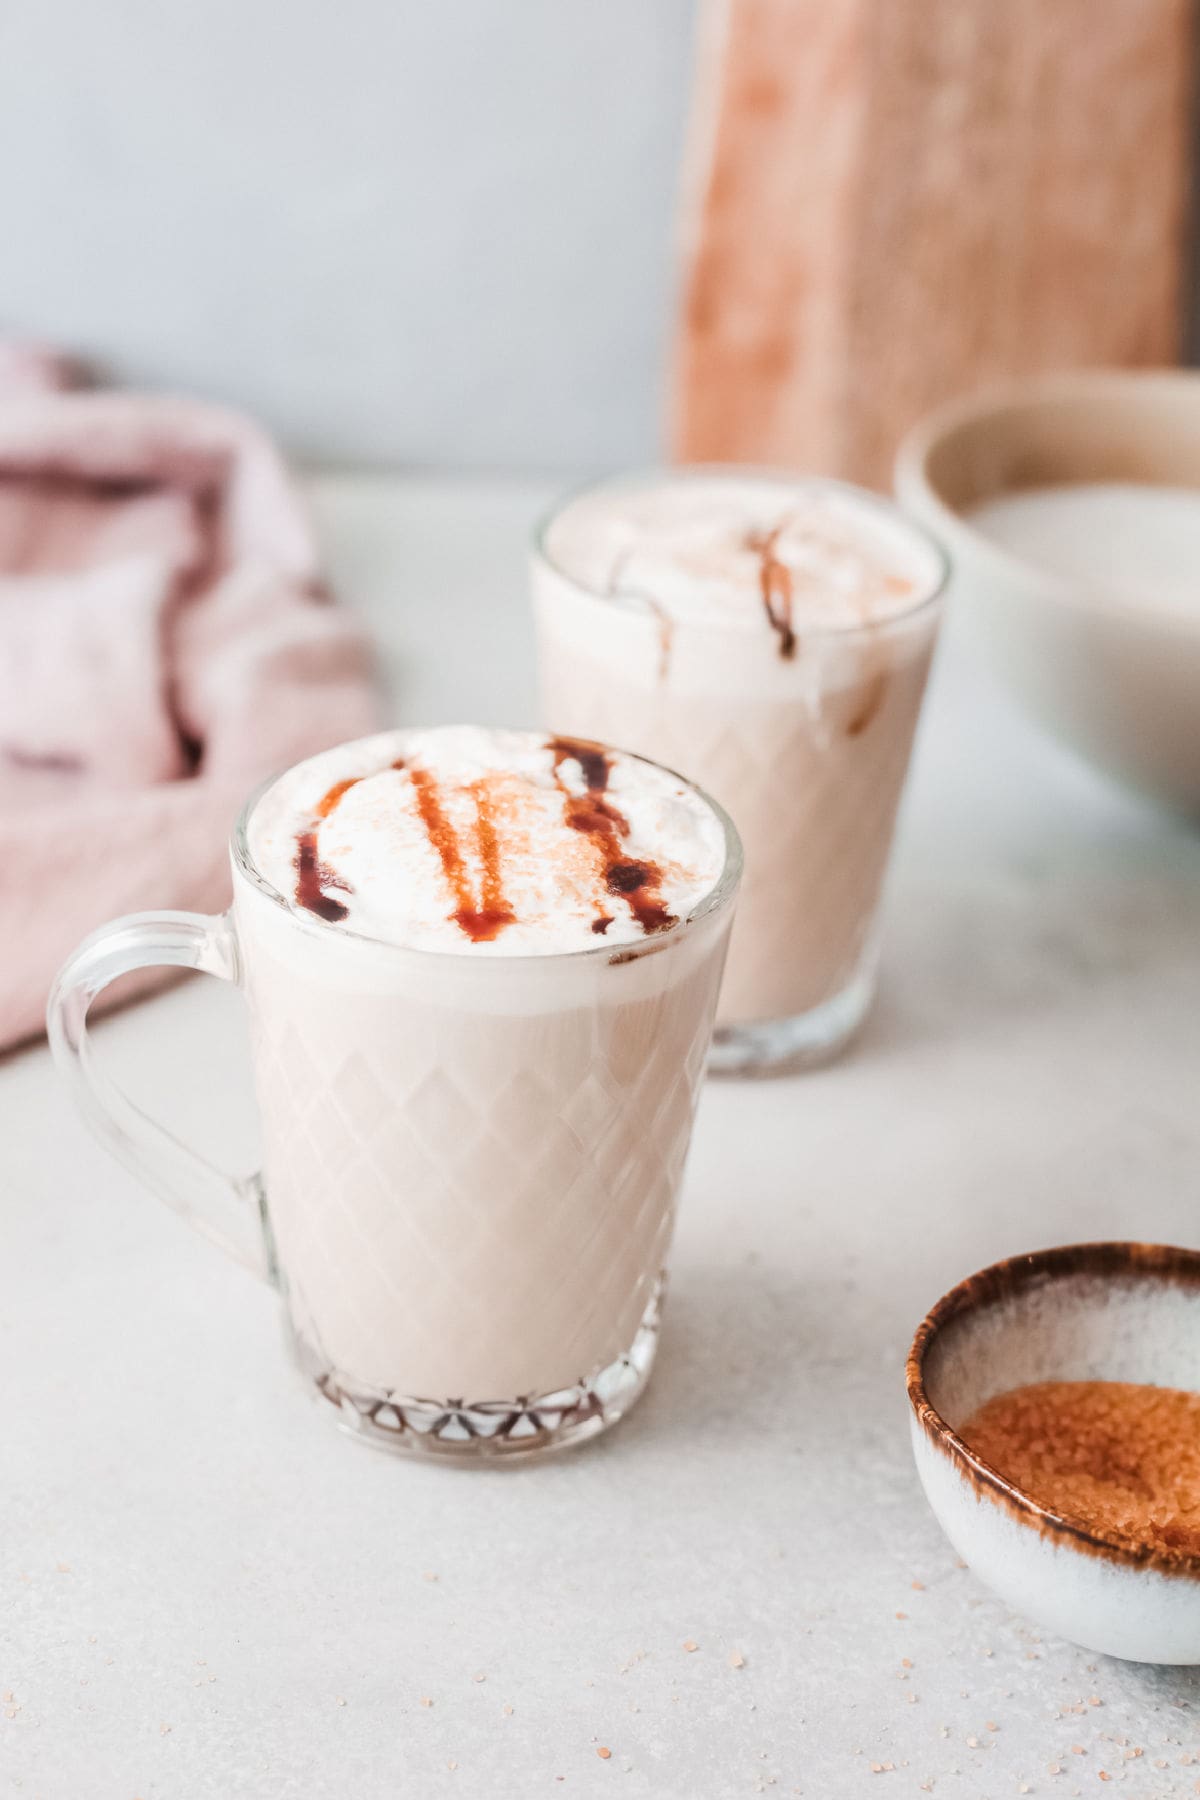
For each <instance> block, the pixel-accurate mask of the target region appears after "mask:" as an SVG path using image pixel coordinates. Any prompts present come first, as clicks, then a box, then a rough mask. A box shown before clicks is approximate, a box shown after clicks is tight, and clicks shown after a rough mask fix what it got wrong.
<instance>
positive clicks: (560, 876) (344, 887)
mask: <svg viewBox="0 0 1200 1800" xmlns="http://www.w3.org/2000/svg"><path fill="white" fill-rule="evenodd" d="M572 820H574V823H572V822H571V821H572ZM248 843H249V849H250V854H251V856H252V858H253V861H254V863H255V865H256V867H257V868H258V870H259V872H260V874H261V875H263V876H264V877H265V879H266V880H267V881H268V882H269V883H270V884H271V885H272V886H273V887H274V888H275V889H276V890H277V891H278V892H279V893H280V894H281V895H282V896H283V898H284V899H285V900H286V901H287V902H288V903H289V904H290V905H291V906H293V907H294V908H295V909H296V910H297V912H298V913H300V914H301V915H302V916H306V917H311V916H313V914H314V912H315V913H316V914H317V916H320V917H322V918H323V919H324V920H325V921H326V923H328V924H329V925H331V926H332V927H333V929H334V930H335V931H336V930H337V929H338V928H339V927H341V928H343V929H344V930H347V931H352V932H357V933H362V934H364V935H366V936H368V937H373V938H378V939H382V940H383V941H385V942H388V943H393V944H398V945H405V946H408V947H411V948H415V949H422V950H433V951H452V952H453V951H457V952H465V953H469V954H470V955H471V956H472V957H494V956H501V957H503V956H513V955H554V954H562V953H566V952H571V951H578V950H594V949H597V948H600V947H602V946H605V945H608V946H615V945H620V944H630V943H634V942H637V941H640V940H641V939H642V938H643V937H645V936H647V935H648V934H649V933H656V932H658V931H662V930H666V929H669V927H670V925H671V924H673V923H675V922H677V921H682V920H685V919H687V918H688V917H689V916H690V915H691V914H692V913H693V912H694V911H695V909H696V908H697V907H698V905H699V904H700V902H701V901H702V900H704V899H705V897H706V896H707V895H708V894H709V893H710V892H711V891H712V889H713V888H714V887H715V886H716V884H717V882H718V880H719V878H720V876H721V873H722V870H723V868H724V864H725V859H726V843H725V831H724V826H723V824H722V822H721V820H720V818H719V817H718V816H717V814H716V813H715V812H714V811H713V809H712V808H711V807H710V806H709V805H708V804H707V802H705V801H704V800H703V799H702V798H701V796H700V795H699V794H698V793H697V792H696V791H695V790H694V789H692V788H690V787H688V786H686V785H685V784H684V783H683V782H682V781H680V780H679V779H678V778H677V777H675V776H673V775H671V774H670V773H669V772H668V771H667V770H665V769H659V768H657V767H656V766H654V765H653V764H647V763H644V762H641V761H639V760H638V759H637V758H634V757H631V756H627V755H622V754H620V753H619V752H616V751H613V752H607V753H605V752H599V751H596V753H595V754H592V753H591V750H590V749H589V747H586V746H580V747H579V753H578V754H576V753H575V752H574V750H573V749H572V748H571V747H570V746H569V745H567V744H566V743H564V742H559V743H558V744H557V745H556V744H555V743H554V741H553V740H550V739H548V738H547V737H545V736H544V735H541V734H538V733H534V732H524V731H501V730H484V729H481V728H479V727H475V726H450V727H442V728H438V729H430V730H402V731H388V732H382V733H379V734H378V735H377V736H375V737H371V738H364V739H360V740H359V741H358V742H356V743H352V744H343V745H341V746H339V747H338V748H337V749H334V750H329V751H326V752H324V753H323V754H322V755H319V756H314V757H311V758H309V759H308V761H306V762H303V763H299V764H297V765H296V767H295V768H292V769H290V770H288V771H287V773H286V774H284V775H282V776H280V777H279V779H278V780H277V781H276V782H275V783H273V785H272V786H271V787H270V788H269V789H268V790H267V792H266V793H265V794H264V795H263V796H262V798H261V799H260V800H259V802H258V804H257V805H256V807H255V809H254V812H253V814H252V816H251V818H250V822H249V826H248Z"/></svg>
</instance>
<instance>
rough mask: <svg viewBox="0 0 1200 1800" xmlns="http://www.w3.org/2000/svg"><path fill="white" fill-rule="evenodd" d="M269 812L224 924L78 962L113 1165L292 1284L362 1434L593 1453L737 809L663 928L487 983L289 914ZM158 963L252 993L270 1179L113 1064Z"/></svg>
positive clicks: (686, 1070) (80, 1065) (652, 1276)
mask: <svg viewBox="0 0 1200 1800" xmlns="http://www.w3.org/2000/svg"><path fill="white" fill-rule="evenodd" d="M680 779H681V780H682V778H680ZM267 785H269V784H267ZM263 791H264V789H260V790H259V793H257V794H255V795H254V796H252V798H251V800H250V801H249V802H248V804H247V806H246V808H245V810H244V811H243V813H242V816H241V819H240V820H239V822H238V825H237V827H236V829H235V831H234V835H233V841H232V845H231V857H232V864H233V905H232V907H231V909H230V911H229V912H228V913H226V914H224V915H221V916H216V917H207V916H203V915H200V914H192V913H179V912H161V913H140V914H135V915H132V916H131V917H129V918H125V919H118V920H116V921H115V922H114V923H113V924H111V925H107V926H104V927H103V928H102V929H101V930H99V931H98V932H96V933H94V934H93V936H92V937H90V938H89V939H87V940H86V942H84V943H83V944H82V945H81V946H80V947H79V949H78V950H77V951H76V952H75V954H74V955H73V956H72V957H71V958H70V960H69V961H68V962H67V964H66V965H65V967H64V968H63V969H62V971H61V973H60V974H59V976H58V979H57V981H56V983H55V986H54V989H53V992H52V994H51V996H50V1002H49V1007H48V1012H47V1022H48V1029H49V1033H50V1042H51V1046H52V1049H53V1051H54V1055H55V1059H56V1061H57V1063H58V1065H59V1067H60V1068H61V1070H62V1071H63V1073H64V1074H65V1075H66V1076H67V1078H68V1080H69V1081H70V1083H71V1085H72V1087H73V1088H74V1091H75V1093H76V1096H77V1098H78V1100H79V1102H80V1105H81V1106H82V1109H83V1111H84V1113H85V1115H86V1116H87V1118H88V1120H89V1122H90V1123H91V1125H92V1126H93V1128H94V1129H95V1130H96V1132H97V1134H98V1135H99V1137H100V1138H101V1140H102V1141H103V1142H104V1143H105V1144H106V1145H107V1147H108V1148H109V1149H110V1150H111V1151H113V1152H114V1153H115V1154H116V1155H117V1156H118V1157H120V1158H121V1159H122V1160H123V1161H124V1162H125V1163H126V1164H128V1166H129V1167H130V1168H131V1169H133V1171H134V1172H135V1173H136V1174H138V1175H139V1176H141V1177H142V1179H143V1180H144V1181H145V1182H147V1184H148V1185H149V1186H150V1187H152V1188H153V1189H155V1190H156V1191H157V1192H158V1193H159V1194H160V1195H161V1196H162V1197H163V1198H164V1199H165V1200H166V1201H167V1203H168V1204H169V1205H170V1206H171V1207H173V1208H174V1210H175V1211H177V1212H179V1213H181V1214H182V1215H183V1216H184V1217H185V1218H187V1219H188V1220H189V1221H190V1222H191V1223H192V1224H194V1225H196V1226H197V1227H198V1228H199V1229H200V1230H201V1231H202V1232H204V1233H205V1234H206V1235H207V1236H208V1237H210V1238H212V1239H214V1240H215V1241H216V1242H217V1243H218V1244H220V1245H221V1246H222V1247H223V1248H224V1249H226V1250H227V1251H229V1252H230V1253H231V1254H232V1255H233V1256H235V1257H236V1258H237V1259H238V1260H239V1261H240V1262H242V1263H244V1264H246V1265H248V1266H249V1267H250V1268H251V1269H253V1270H255V1271H256V1272H257V1273H258V1274H260V1275H261V1276H263V1277H264V1278H265V1279H266V1280H267V1281H268V1282H270V1283H272V1284H273V1285H274V1286H276V1287H277V1288H278V1289H279V1290H280V1292H281V1294H282V1296H283V1300H284V1307H285V1313H286V1319H287V1328H288V1335H289V1339H290V1343H291V1346H292V1349H293V1352H294V1355H295V1357H296V1360H297V1362H298V1364H299V1366H300V1369H301V1371H302V1373H303V1374H304V1376H305V1377H306V1378H307V1380H308V1381H309V1382H310V1383H311V1384H312V1385H313V1386H314V1388H315V1389H316V1391H317V1393H319V1394H320V1395H321V1396H323V1397H324V1399H325V1400H326V1401H328V1402H330V1403H331V1412H332V1413H334V1416H336V1418H337V1420H338V1422H339V1423H340V1424H341V1425H342V1426H343V1427H345V1428H347V1429H349V1430H351V1431H353V1432H354V1433H356V1434H358V1435H360V1436H362V1437H363V1438H365V1439H367V1440H369V1441H370V1442H372V1443H375V1444H377V1445H380V1446H383V1447H385V1448H387V1449H391V1450H401V1451H418V1452H424V1453H427V1454H433V1455H437V1456H440V1457H451V1458H457V1459H459V1460H462V1461H469V1462H470V1461H479V1460H481V1459H491V1458H493V1457H496V1456H504V1457H513V1456H530V1455H534V1454H537V1453H540V1452H542V1451H546V1450H550V1449H555V1448H558V1447H560V1446H562V1445H566V1444H569V1443H573V1442H577V1441H579V1440H581V1439H584V1438H588V1437H592V1436H594V1435H596V1434H597V1433H598V1432H600V1431H603V1430H605V1429H606V1428H607V1427H608V1426H610V1425H612V1424H614V1423H615V1422H616V1421H617V1420H618V1419H619V1418H621V1417H622V1415H623V1414H624V1413H625V1412H627V1411H628V1409H629V1407H630V1406H631V1405H632V1404H633V1402H634V1401H635V1400H636V1399H637V1397H638V1396H639V1394H640V1393H641V1392H642V1390H643V1388H644V1387H645V1384H646V1381H647V1379H648V1377H649V1373H650V1368H651V1364H652V1362H653V1359H654V1353H655V1349H656V1344H657V1333H658V1322H659V1311H660V1305H661V1297H662V1287H663V1270H664V1264H665V1261H666V1256H667V1251H668V1248H669V1245H670V1240H671V1234H672V1228H673V1223H674V1213H675V1203H676V1198H677V1194H678V1188H679V1182H680V1178H681V1175H682V1170H683V1164H684V1160H685V1157H686V1154H687V1149H688V1144H689V1141H690V1137H691V1127H692V1117H693V1113H694V1110H695V1103H696V1098H697V1094H698V1091H699V1087H700V1083H701V1079H702V1076H703V1073H704V1065H705V1058H706V1055H707V1052H708V1047H709V1040H710V1037H711V1033H712V1018H713V1012H714V1008H715V1005H716V996H717V989H718V986H719V984H720V977H721V970H722V966H723V964H724V960H725V951H726V947H727V943H728V938H729V928H730V923H731V919H732V914H733V905H734V899H735V896H736V892H737V888H738V882H739V878H740V874H741V847H740V843H739V840H738V837H737V834H736V832H735V831H734V829H733V827H732V825H731V824H730V823H729V821H728V820H727V819H726V817H725V815H724V814H723V813H722V812H721V810H720V808H719V807H714V811H716V812H717V814H718V816H719V817H720V818H721V820H722V823H723V825H724V828H725V843H726V851H725V863H724V867H723V869H722V872H721V875H720V877H719V879H718V881H717V884H716V886H715V887H714V888H713V889H712V891H711V892H710V893H709V895H708V896H707V897H706V899H705V900H704V901H703V902H702V903H701V904H700V906H699V907H698V908H697V909H696V911H695V912H694V913H693V914H692V915H691V916H690V917H689V918H688V919H686V920H683V921H681V922H680V924H678V925H677V926H675V927H674V928H673V929H672V930H671V931H669V932H666V933H664V934H662V935H660V936H655V937H650V938H647V939H645V940H642V941H639V942H637V943H635V944H629V945H621V946H619V947H612V948H605V947H604V946H603V945H600V946H598V947H597V948H596V949H594V950H593V949H588V950H584V951H577V952H571V953H567V954H559V955H547V956H512V957H488V958H486V959H485V958H474V959H473V958H472V957H471V955H470V953H469V951H464V952H450V953H447V952H431V951H420V950H411V949H403V948H399V947H397V946H396V945H394V944H387V943H384V942H380V941H377V940H374V939H371V938H368V937H365V936H363V935H360V934H359V933H356V932H353V931H349V930H346V929H345V928H344V927H340V926H339V927H337V928H336V929H335V928H333V927H331V926H329V925H326V924H324V923H322V922H321V921H320V920H319V919H316V918H314V917H313V916H312V915H311V914H307V913H301V912H298V911H297V910H295V909H293V908H292V907H291V906H290V905H289V904H288V902H287V901H286V900H285V899H284V897H283V896H282V895H281V894H280V893H278V892H277V890H276V889H275V888H274V887H272V886H271V884H270V883H269V882H268V881H267V880H266V879H265V878H264V876H263V874H262V872H261V871H260V870H259V869H257V868H256V867H255V864H254V861H253V858H252V857H251V855H250V851H249V847H248V844H247V835H246V828H247V822H248V820H249V817H250V814H251V812H252V810H253V807H254V805H255V803H256V801H257V799H258V798H259V795H260V794H261V793H262V792H263ZM160 966H172V967H177V968H184V969H198V970H202V971H204V972H205V973H207V974H210V975H216V976H219V977H220V978H222V979H223V980H226V981H231V982H234V983H235V984H236V985H238V986H240V987H241V988H242V990H243V992H244V993H245V996H246V999H247V1002H248V1004H249V1010H250V1019H251V1041H252V1053H253V1061H254V1071H255V1085H256V1091H257V1096H258V1102H259V1110H260V1113H261V1117H262V1136H263V1154H264V1167H263V1171H262V1173H261V1175H259V1174H255V1175H251V1176H248V1177H244V1178H238V1177H234V1176H230V1175H227V1174H225V1173H224V1172H223V1171H221V1170H219V1169H218V1168H216V1167H215V1166H214V1165H213V1164H211V1163H210V1162H209V1161H208V1160H207V1159H206V1158H204V1157H203V1156H200V1155H198V1154H197V1153H196V1152H195V1151H193V1150H191V1149H189V1148H187V1147H186V1146H184V1145H182V1144H180V1143H179V1142H178V1141H177V1140H176V1139H175V1138H174V1137H173V1136H172V1135H171V1134H170V1133H169V1132H167V1131H166V1130H165V1129H164V1128H163V1127H162V1126H160V1125H158V1124H156V1123H155V1122H154V1121H153V1120H151V1119H149V1118H148V1117H147V1116H146V1115H145V1114H144V1113H143V1112H142V1111H141V1110H140V1109H139V1108H138V1107H137V1106H136V1105H135V1104H134V1103H133V1102H132V1101H131V1100H129V1099H128V1098H127V1097H126V1096H125V1095H124V1094H123V1093H122V1092H121V1091H120V1090H119V1089H118V1088H117V1087H116V1086H115V1085H114V1084H113V1083H112V1082H111V1080H110V1079H109V1078H108V1077H107V1076H106V1075H105V1073H104V1072H103V1070H102V1069H101V1068H99V1067H98V1066H97V1064H96V1061H95V1059H94V1056H93V1052H92V1047H91V1044H90V1041H89V1038H88V1033H87V1016H88V1009H89V1007H90V1005H91V1003H92V1002H93V1000H94V999H95V998H96V996H97V995H98V994H100V993H101V992H102V991H103V989H104V988H106V987H107V986H108V984H109V983H110V982H112V981H114V980H116V979H117V978H118V977H119V976H122V975H126V974H129V973H130V972H131V971H133V970H137V969H143V968H148V967H160Z"/></svg>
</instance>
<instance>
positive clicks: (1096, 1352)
mask: <svg viewBox="0 0 1200 1800" xmlns="http://www.w3.org/2000/svg"><path fill="white" fill-rule="evenodd" d="M1034 1381H1135V1382H1146V1383H1149V1384H1151V1385H1153V1386H1158V1387H1175V1388H1191V1389H1197V1390H1200V1252H1197V1251H1194V1250H1177V1249H1173V1248H1170V1247H1169V1246H1165V1245H1158V1244H1069V1245H1066V1246H1064V1247H1063V1248H1061V1249H1057V1250H1039V1251H1035V1252H1034V1254H1033V1255H1031V1256H1018V1257H1013V1258H1011V1259H1010V1260H1009V1261H1008V1262H1001V1263H995V1264H994V1265H993V1266H992V1267H991V1268H990V1269H984V1270H983V1271H982V1272H981V1273H980V1274H978V1275H972V1276H971V1278H970V1279H969V1280H968V1281H964V1282H963V1283H962V1284H961V1285H960V1286H959V1287H956V1288H953V1289H952V1290H951V1291H950V1293H948V1294H947V1295H945V1297H944V1298H943V1299H941V1300H939V1301H938V1303H937V1305H936V1306H935V1307H934V1309H933V1311H932V1312H931V1313H930V1314H929V1316H928V1318H926V1319H925V1320H924V1321H923V1322H922V1324H921V1325H920V1326H919V1327H918V1329H917V1335H916V1337H915V1338H914V1339H913V1346H912V1350H911V1351H910V1353H909V1358H908V1398H909V1404H910V1406H911V1408H912V1440H913V1452H914V1454H915V1456H916V1460H917V1469H918V1471H919V1473H920V1477H921V1482H922V1485H923V1486H924V1489H925V1493H926V1496H927V1497H928V1500H929V1504H930V1505H931V1506H932V1508H933V1510H934V1512H935V1514H936V1515H937V1518H938V1522H939V1523H940V1525H941V1526H942V1529H943V1530H944V1531H945V1533H946V1536H947V1537H948V1538H949V1539H950V1542H951V1543H952V1544H953V1545H954V1548H955V1549H956V1550H957V1551H958V1553H959V1555H960V1556H962V1557H963V1558H964V1559H965V1561H966V1562H968V1563H969V1564H970V1566H971V1568H972V1569H973V1570H974V1571H975V1573H976V1574H977V1575H978V1576H979V1578H980V1580H981V1581H983V1582H985V1583H986V1584H987V1586H988V1587H990V1588H992V1589H993V1590H994V1591H995V1592H996V1593H997V1594H998V1595H999V1596H1000V1598H1001V1599H1002V1600H1004V1601H1005V1602H1006V1603H1007V1604H1008V1605H1009V1606H1011V1607H1013V1608H1014V1610H1015V1611H1017V1612H1020V1613H1024V1614H1025V1615H1026V1616H1027V1617H1028V1618H1030V1619H1033V1620H1035V1621H1036V1622H1037V1623H1038V1624H1039V1625H1043V1626H1045V1627H1046V1629H1047V1630H1049V1631H1053V1632H1055V1633H1057V1635H1058V1636H1060V1637H1064V1638H1070V1639H1071V1640H1072V1642H1074V1643H1076V1644H1082V1645H1083V1646H1084V1647H1085V1648H1086V1649H1088V1650H1099V1651H1102V1652H1104V1653H1105V1654H1107V1655H1109V1656H1121V1657H1126V1658H1128V1659H1130V1660H1132V1661H1135V1662H1153V1663H1200V1557H1196V1558H1194V1559H1191V1560H1189V1561H1188V1562H1186V1563H1184V1564H1182V1565H1181V1564H1180V1563H1178V1562H1175V1561H1170V1562H1168V1561H1166V1560H1165V1559H1163V1558H1161V1557H1160V1556H1159V1555H1158V1553H1157V1552H1155V1551H1152V1550H1150V1549H1147V1550H1145V1551H1144V1552H1139V1553H1137V1554H1133V1553H1131V1552H1130V1551H1129V1550H1128V1549H1127V1548H1123V1547H1122V1546H1120V1545H1119V1544H1117V1543H1114V1542H1110V1541H1108V1540H1107V1539H1106V1538H1105V1537H1104V1535H1103V1534H1102V1533H1099V1532H1095V1533H1093V1532H1088V1531H1083V1530H1081V1529H1080V1528H1079V1526H1078V1525H1073V1524H1070V1523H1068V1521H1067V1520H1065V1519H1063V1518H1060V1517H1059V1516H1058V1515H1057V1514H1056V1513H1052V1512H1049V1511H1047V1510H1046V1508H1045V1507H1042V1506H1039V1505H1038V1504H1037V1503H1036V1502H1035V1501H1033V1500H1031V1499H1030V1498H1029V1496H1028V1495H1027V1494H1025V1493H1023V1492H1022V1491H1021V1489H1020V1488H1017V1487H1014V1486H1013V1484H1012V1483H1011V1482H1010V1481H1007V1480H1006V1479H1005V1476H1004V1473H1003V1471H1002V1470H999V1469H994V1468H992V1467H991V1466H990V1464H988V1463H986V1462H984V1461H983V1459H982V1458H981V1457H979V1456H976V1454H975V1453H974V1451H973V1450H971V1449H970V1448H969V1446H968V1445H967V1444H965V1443H964V1442H963V1440H962V1438H961V1437H960V1436H959V1435H958V1434H959V1429H960V1428H961V1426H962V1425H963V1423H964V1421H965V1420H967V1419H969V1418H970V1417H971V1415H972V1414H973V1413H974V1412H975V1411H976V1410H977V1408H979V1407H980V1406H982V1405H983V1404H984V1402H985V1401H987V1400H990V1399H991V1398H992V1396H993V1395H995V1394H998V1393H1003V1392H1005V1391H1006V1390H1007V1389H1009V1388H1015V1387H1023V1386H1025V1385H1026V1383H1028V1382H1034Z"/></svg>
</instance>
